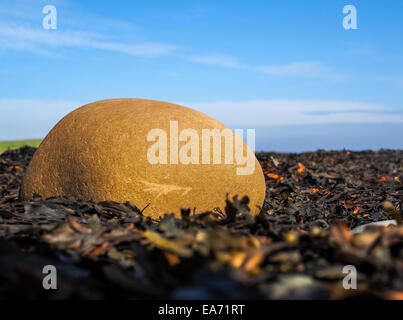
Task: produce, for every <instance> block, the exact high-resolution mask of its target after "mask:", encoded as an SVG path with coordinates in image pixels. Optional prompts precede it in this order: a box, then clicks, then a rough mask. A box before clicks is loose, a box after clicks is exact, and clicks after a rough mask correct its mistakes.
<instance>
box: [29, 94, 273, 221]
mask: <svg viewBox="0 0 403 320" xmlns="http://www.w3.org/2000/svg"><path fill="white" fill-rule="evenodd" d="M244 134H245V135H246V132H245V133H244ZM220 135H222V136H220ZM21 194H22V197H23V199H25V200H28V199H31V198H32V196H33V195H34V194H38V195H41V196H42V197H43V198H48V197H52V196H58V197H70V196H73V197H75V198H77V199H81V200H94V201H102V200H113V201H117V202H126V201H130V202H132V203H133V204H135V205H136V206H137V207H139V208H140V209H142V208H144V207H146V206H147V205H148V207H147V208H146V209H145V210H144V214H145V215H148V216H151V217H154V218H158V217H159V216H162V215H164V214H166V213H175V215H177V216H179V215H180V209H181V208H185V209H186V208H190V209H192V210H193V209H194V208H195V209H196V212H199V213H200V212H204V211H209V210H213V209H215V208H220V209H221V210H222V211H224V210H225V204H226V203H225V199H226V197H227V195H228V197H229V198H232V197H233V196H235V195H237V196H238V198H242V197H243V196H248V197H249V199H250V203H249V207H250V209H251V212H252V214H257V213H258V212H259V207H261V206H262V205H263V201H264V198H265V180H264V176H263V172H262V169H261V166H260V164H259V162H258V161H257V159H256V157H255V155H254V154H253V152H252V151H251V149H249V148H248V147H247V145H246V144H245V143H244V142H243V141H242V139H240V138H239V137H238V136H237V135H235V134H233V132H232V131H231V130H230V129H228V128H227V127H226V126H225V125H223V124H221V123H220V122H218V121H216V120H215V119H213V118H211V117H209V116H207V115H205V114H203V113H201V112H198V111H196V110H192V109H190V108H187V107H183V106H179V105H175V104H171V103H166V102H160V101H152V100H142V99H113V100H103V101H98V102H95V103H91V104H88V105H85V106H83V107H81V108H78V109H76V110H75V111H73V112H71V113H70V114H68V115H67V116H65V117H64V118H63V119H62V120H61V121H60V122H59V123H57V125H56V126H55V127H54V128H53V129H52V130H51V131H50V132H49V134H48V135H47V137H46V138H45V140H44V141H43V142H42V144H41V145H40V147H39V148H38V150H37V151H36V153H35V155H34V157H33V159H32V161H31V163H30V165H29V167H28V169H27V172H26V175H25V177H24V182H23V187H22V192H21Z"/></svg>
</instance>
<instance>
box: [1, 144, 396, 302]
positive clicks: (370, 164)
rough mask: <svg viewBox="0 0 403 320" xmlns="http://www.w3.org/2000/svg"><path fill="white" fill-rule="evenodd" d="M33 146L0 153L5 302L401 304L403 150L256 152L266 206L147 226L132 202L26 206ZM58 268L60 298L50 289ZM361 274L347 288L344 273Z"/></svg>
mask: <svg viewBox="0 0 403 320" xmlns="http://www.w3.org/2000/svg"><path fill="white" fill-rule="evenodd" d="M34 151H35V149H33V148H27V147H26V148H21V149H18V150H14V151H7V152H5V153H3V154H1V155H0V298H32V299H37V298H41V299H105V298H133V299H136V298H141V299H144V298H147V299H164V298H171V299H216V298H217V299H349V298H353V299H354V298H360V297H361V298H363V297H365V298H368V297H371V298H383V299H385V298H386V299H402V298H403V227H402V226H399V227H395V226H391V227H388V228H383V227H376V228H375V227H374V228H372V229H368V230H366V231H364V232H361V233H357V234H352V233H351V232H350V228H353V227H356V226H358V225H362V224H365V223H369V222H374V221H379V220H387V219H391V216H390V213H389V212H388V211H386V210H385V209H384V208H383V206H382V203H383V201H385V200H388V201H390V202H391V203H392V204H393V206H395V208H396V210H397V211H400V210H401V202H402V200H403V185H402V181H403V151H391V150H382V151H379V152H371V151H363V152H349V151H338V152H326V151H318V152H314V153H303V154H278V153H260V154H258V158H259V160H260V162H261V164H262V167H263V170H264V174H265V176H266V183H267V194H268V196H267V197H266V202H265V205H264V207H263V208H262V210H261V213H260V214H259V215H258V216H257V217H252V216H251V215H250V214H249V208H248V205H249V200H248V199H247V198H244V197H239V198H238V197H237V198H233V199H227V206H226V208H225V212H221V211H219V210H215V211H214V212H206V213H196V214H195V213H194V212H191V211H190V210H187V209H184V210H182V212H181V214H182V218H181V219H177V218H175V217H174V216H173V215H165V216H164V217H163V218H161V219H160V220H159V221H155V220H152V219H150V218H147V217H146V216H144V215H143V214H142V211H141V210H140V209H139V208H137V207H136V206H135V204H132V203H130V202H126V203H115V202H112V201H104V202H99V203H95V202H93V201H80V200H76V199H62V198H50V199H46V200H45V199H41V198H40V197H39V196H38V197H37V198H36V199H35V200H34V201H29V202H24V201H20V200H19V199H18V194H19V188H20V185H21V181H22V177H23V175H24V171H25V169H26V167H27V165H28V163H29V161H30V159H31V158H32V155H33V153H34ZM48 264H52V265H55V266H56V268H57V270H58V283H59V287H58V289H57V290H44V289H43V288H42V279H43V276H44V275H43V274H42V268H43V267H44V266H45V265H48ZM345 265H354V266H355V267H356V268H357V270H358V289H357V290H345V289H343V287H342V279H343V278H344V276H345V274H344V273H343V267H344V266H345Z"/></svg>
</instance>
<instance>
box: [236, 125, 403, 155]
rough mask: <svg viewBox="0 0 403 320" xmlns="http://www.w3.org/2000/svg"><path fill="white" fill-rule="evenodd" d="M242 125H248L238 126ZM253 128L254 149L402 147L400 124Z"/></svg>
mask: <svg viewBox="0 0 403 320" xmlns="http://www.w3.org/2000/svg"><path fill="white" fill-rule="evenodd" d="M231 128H232V129H235V127H234V128H233V127H231ZM237 128H242V127H237ZM246 128H250V127H244V128H242V129H246ZM255 130H256V135H255V137H256V141H255V150H256V151H278V152H304V151H317V150H318V149H325V150H343V149H348V150H368V149H370V150H379V149H382V148H383V149H403V124H323V125H295V126H277V127H276V126H273V127H256V128H255ZM245 135H246V131H244V136H245ZM244 140H245V137H244Z"/></svg>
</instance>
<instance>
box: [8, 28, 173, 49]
mask: <svg viewBox="0 0 403 320" xmlns="http://www.w3.org/2000/svg"><path fill="white" fill-rule="evenodd" d="M0 45H1V46H0V50H1V49H2V50H5V49H12V50H28V51H32V52H35V53H38V52H39V53H40V52H46V51H51V50H52V49H54V48H60V47H80V48H92V49H100V50H108V51H115V52H120V53H125V54H130V55H136V56H160V55H166V54H170V53H172V52H173V51H175V50H176V47H175V46H173V45H168V44H162V43H153V42H145V43H136V44H133V43H122V42H112V41H105V40H103V36H102V35H101V34H97V33H92V32H83V31H76V30H51V31H50V30H44V29H40V28H32V27H26V26H19V25H5V24H0Z"/></svg>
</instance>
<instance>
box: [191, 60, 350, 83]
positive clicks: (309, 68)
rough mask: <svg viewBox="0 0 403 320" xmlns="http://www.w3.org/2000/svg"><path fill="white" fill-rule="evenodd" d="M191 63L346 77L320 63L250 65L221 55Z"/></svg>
mask: <svg viewBox="0 0 403 320" xmlns="http://www.w3.org/2000/svg"><path fill="white" fill-rule="evenodd" d="M188 59H189V60H190V61H194V62H197V63H202V64H206V65H212V66H219V67H225V68H234V69H242V70H248V71H253V72H259V73H263V74H266V75H269V76H278V77H299V78H327V79H330V80H337V81H338V80H343V79H345V78H346V76H345V75H343V74H341V73H338V72H336V71H334V70H332V69H331V68H329V67H326V66H324V65H322V64H321V63H320V62H309V61H308V62H292V63H288V64H284V65H258V66H254V65H249V64H244V63H241V62H240V61H239V60H238V59H236V58H234V57H231V56H227V55H220V54H205V55H198V56H190V57H188Z"/></svg>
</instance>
